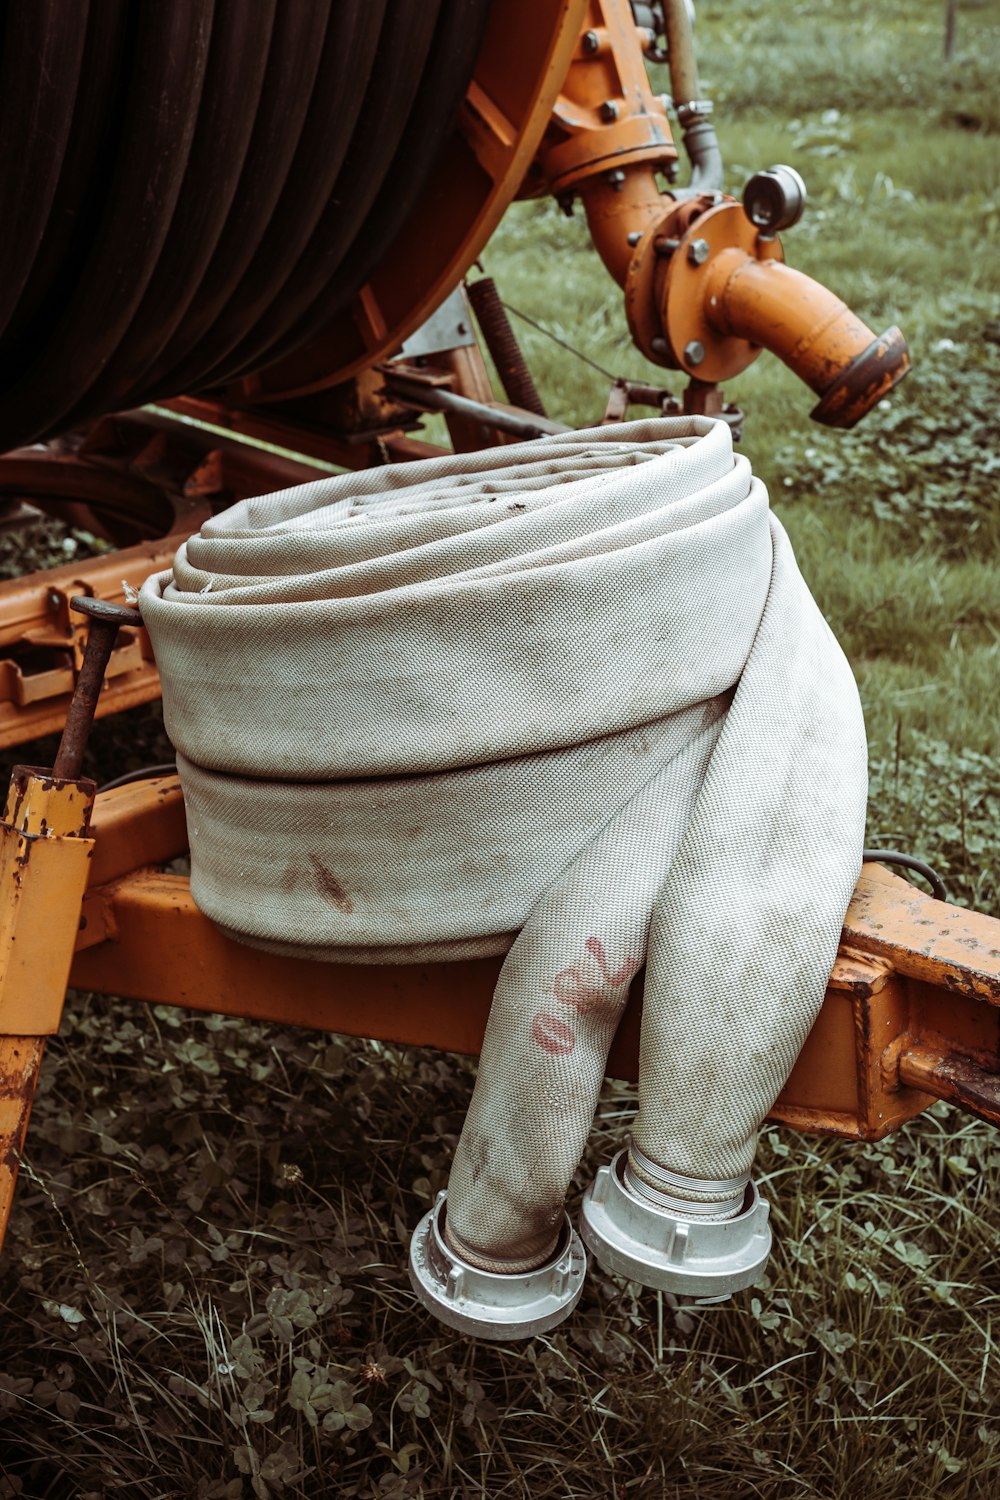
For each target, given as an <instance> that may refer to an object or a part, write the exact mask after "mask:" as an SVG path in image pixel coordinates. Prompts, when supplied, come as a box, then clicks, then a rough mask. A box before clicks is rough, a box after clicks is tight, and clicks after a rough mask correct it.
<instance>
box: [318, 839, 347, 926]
mask: <svg viewBox="0 0 1000 1500" xmlns="http://www.w3.org/2000/svg"><path fill="white" fill-rule="evenodd" d="M309 863H310V864H311V865H312V867H313V873H314V874H315V876H316V884H317V885H318V886H319V888H320V890H321V891H322V892H323V895H324V896H325V897H326V898H327V900H328V901H332V903H333V905H334V906H335V907H336V908H337V910H338V911H342V912H343V913H344V915H345V916H348V917H349V916H350V915H351V913H352V912H353V910H354V902H353V901H352V900H351V898H350V896H349V895H348V894H347V892H346V891H345V890H344V887H343V886H342V885H341V883H340V881H339V880H338V879H337V877H336V875H334V874H333V873H332V872H331V871H330V870H328V869H327V868H326V865H325V864H323V862H322V860H320V859H317V857H316V855H315V854H310V856H309Z"/></svg>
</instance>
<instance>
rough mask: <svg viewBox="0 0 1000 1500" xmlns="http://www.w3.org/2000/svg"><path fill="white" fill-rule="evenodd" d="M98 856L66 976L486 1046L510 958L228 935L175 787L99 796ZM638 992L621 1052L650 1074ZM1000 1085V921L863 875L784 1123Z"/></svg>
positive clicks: (353, 1027)
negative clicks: (359, 949) (275, 949)
mask: <svg viewBox="0 0 1000 1500" xmlns="http://www.w3.org/2000/svg"><path fill="white" fill-rule="evenodd" d="M94 832H95V835H96V838H97V853H96V855H95V860H94V868H93V878H92V881H91V885H90V887H89V889H88V892H87V896H86V898H85V901H84V906H83V923H82V925H81V930H80V932H79V935H78V938H77V952H76V957H75V959H74V962H73V968H72V971H71V975H70V982H71V984H73V985H76V986H78V987H80V988H83V989H89V990H96V991H101V992H104V993H112V994H122V995H126V996H130V997H132V998H134V999H136V1000H144V1001H147V1002H150V1003H156V1004H173V1005H181V1006H186V1007H189V1008H191V1009H192V1010H199V1011H216V1012H221V1013H223V1014H227V1015H243V1016H248V1017H253V1018H255V1019H260V1020H270V1021H276V1022H280V1023H287V1024H291V1025H297V1026H308V1027H315V1028H318V1029H322V1030H330V1031H336V1032H341V1033H345V1034H347V1035H353V1036H368V1037H375V1038H378V1039H380V1040H384V1041H392V1042H401V1043H412V1044H418V1045H426V1046H434V1047H440V1048H444V1049H445V1050H449V1051H456V1052H466V1053H478V1051H479V1050H480V1047H481V1044H482V1038H483V1033H484V1031H485V1027H486V1020H487V1016H488V1014H489V1006H490V1002H491V999H492V995H493V989H494V985H495V983H496V978H497V974H498V971H499V967H500V963H501V960H500V959H499V958H490V959H480V960H475V961H470V962H457V963H438V964H420V965H381V966H370V967H369V966H366V965H351V964H325V963H322V964H321V963H315V962H313V961H311V960H308V959H294V958H281V957H278V956H276V955H273V954H269V953H265V952H261V951H258V950H257V949H254V948H251V947H248V946H244V945H243V944H240V943H236V942H234V941H233V940H232V939H230V938H228V937H225V936H224V935H223V934H222V933H221V932H220V931H219V930H218V929H217V928H216V927H215V926H214V925H213V923H211V922H210V921H209V920H208V918H207V917H205V916H203V915H202V914H201V913H200V912H199V911H198V909H197V908H196V907H195V905H194V902H193V900H192V898H191V891H190V885H189V882H188V880H187V878H186V877H185V876H184V875H178V874H174V873H170V872H168V871H164V870H162V869H156V868H153V866H154V865H157V864H159V865H163V864H166V863H168V862H170V861H171V860H172V859H174V858H175V857H176V856H179V855H182V854H183V853H184V852H185V849H186V834H185V828H184V817H183V800H182V797H181V792H180V787H179V783H178V782H177V780H176V778H174V777H164V778H159V779H157V780H153V781H147V782H138V783H133V784H132V785H131V786H126V787H122V788H119V789H117V790H115V791H112V792H109V793H107V794H105V795H104V796H101V797H99V798H98V801H97V807H96V810H95V815H94ZM641 1010H642V997H641V987H640V984H639V983H638V982H637V984H636V986H635V987H634V993H633V996H632V999H631V1001H630V1004H629V1008H628V1010H627V1012H626V1014H625V1017H624V1019H623V1022H622V1025H621V1027H620V1028H619V1032H618V1035H617V1037H616V1039H615V1043H614V1046H613V1048H612V1051H611V1056H610V1059H609V1072H610V1073H611V1074H612V1075H615V1076H618V1077H625V1078H635V1077H636V1076H637V1073H638V1039H639V1024H640V1019H641ZM998 1074H1000V922H997V921H995V920H994V919H992V918H990V917H986V916H983V915H982V914H980V913H976V912H967V911H962V910H960V909H959V908H957V907H952V906H948V905H946V904H945V903H943V902H938V901H933V900H931V898H930V897H926V896H923V895H921V894H920V893H919V892H918V891H916V890H915V889H914V888H913V887H912V886H909V885H908V884H907V883H906V882H905V881H901V880H898V879H896V878H895V877H894V876H892V875H889V874H888V873H887V872H886V871H885V870H882V869H881V868H880V867H878V866H866V867H865V870H864V872H863V874H862V876H861V879H860V880H859V882H858V886H857V890H856V892H855V896H854V899H853V901H852V903H851V907H850V910H849V911H848V914H847V920H846V923H845V928H844V936H843V941H842V944H841V948H840V952H839V954H838V957H837V961H836V963H835V965H834V968H833V972H832V974H831V976H830V982H829V986H828V989H827V994H826V998H825V1001H824V1005H823V1008H822V1011H821V1013H820V1015H819V1018H818V1019H817V1021H816V1024H815V1026H814V1027H813V1029H812V1031H811V1033H810V1035H809V1037H808V1038H807V1040H806V1043H805V1046H804V1047H803V1049H802V1052H801V1053H800V1055H799V1058H798V1061H797V1062H796V1064H795V1067H794V1069H793V1070H792V1073H791V1076H790V1077H789V1079H788V1082H787V1083H786V1085H785V1088H784V1089H783V1090H782V1093H781V1095H780V1097H779V1098H778V1100H777V1102H776V1104H775V1106H774V1109H773V1111H772V1118H773V1119H775V1120H778V1121H782V1122H784V1123H786V1124H789V1125H793V1126H796V1127H797V1128H800V1129H807V1130H818V1131H823V1132H826V1133H831V1134H835V1135H842V1136H847V1137H851V1138H854V1139H859V1140H877V1139H879V1138H880V1137H881V1136H883V1135H886V1134H887V1133H888V1132H890V1131H891V1130H894V1129H895V1128H897V1127H898V1126H899V1125H900V1124H902V1123H903V1122H904V1121H905V1120H907V1119H909V1118H910V1117H911V1116H913V1115H914V1114H917V1113H919V1112H920V1110H922V1109H924V1108H925V1107H926V1106H927V1104H928V1103H930V1102H931V1099H932V1098H934V1097H938V1098H951V1099H954V1100H956V1101H957V1102H959V1103H961V1104H962V1105H963V1106H964V1107H965V1108H967V1109H971V1110H972V1111H973V1112H974V1113H977V1114H980V1115H982V1116H983V1117H985V1118H994V1114H993V1109H994V1104H993V1103H991V1100H993V1094H992V1093H991V1088H992V1087H993V1085H992V1084H991V1080H992V1079H994V1078H995V1077H996V1076H997V1075H998Z"/></svg>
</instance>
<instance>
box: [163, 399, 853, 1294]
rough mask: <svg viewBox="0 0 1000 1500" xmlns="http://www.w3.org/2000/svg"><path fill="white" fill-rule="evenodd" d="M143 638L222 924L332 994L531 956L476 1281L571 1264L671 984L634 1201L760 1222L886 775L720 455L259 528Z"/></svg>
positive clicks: (504, 1031) (211, 563) (530, 477)
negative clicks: (792, 1085)
mask: <svg viewBox="0 0 1000 1500" xmlns="http://www.w3.org/2000/svg"><path fill="white" fill-rule="evenodd" d="M141 607H142V611H143V616H144V619H145V622H146V624H147V626H148V628H149V631H150V634H151V637H152V640H153V644H154V648H155V651H156V657H157V661H158V663H159V668H160V673H161V677H162V682H163V702H164V712H165V718H166V724H167V728H168V731H169V733H170V736H171V738H172V740H173V741H174V744H175V745H176V746H177V749H178V751H179V754H178V766H179V769H180V774H181V780H182V783H183V787H184V793H185V799H186V803H187V813H188V823H189V831H190V836H191V854H192V876H191V884H192V891H193V894H194V897H195V900H196V901H197V902H198V904H199V906H200V907H201V908H202V910H203V911H205V912H206V913H207V914H208V915H209V916H210V917H212V918H213V919H214V920H215V921H216V922H218V923H220V924H221V925H222V926H223V927H224V928H225V929H226V930H227V931H228V932H230V933H231V934H233V935H234V936H236V937H239V938H241V939H243V940H244V941H246V942H249V943H253V944H257V945H259V946H262V947H267V948H271V949H277V950H278V951H280V952H286V953H296V954H300V955H305V956H308V957H314V958H317V959H324V958H339V959H341V960H347V961H355V962H358V963H365V962H406V961H411V960H416V959H426V958H431V957H433V958H442V957H456V958H457V957H466V956H470V955H474V954H486V953H498V952H503V951H504V950H506V949H509V952H508V953H507V957H506V960H505V962H504V965H503V968H502V971H501V974H500V979H499V982H498V985H497V990H496V995H495V998H494V1002H493V1008H492V1012H491V1016H490V1022H489V1028H488V1032H487V1036H486V1041H485V1046H484V1049H483V1054H482V1061H481V1064H480V1069H479V1077H478V1082H477V1085H476V1090H475V1095H474V1098H473V1101H472V1105H471V1108H470V1111H469V1115H468V1118H467V1120H466V1124H465V1128H464V1130H463V1133H462V1137H461V1141H460V1143H459V1147H458V1152H457V1155H456V1159H455V1163H454V1167H453V1170H452V1175H451V1182H450V1185H449V1196H448V1216H447V1234H448V1237H449V1239H450V1240H451V1241H452V1245H453V1248H455V1249H457V1250H458V1251H459V1253H461V1254H462V1255H463V1256H464V1257H466V1258H468V1259H469V1260H471V1261H472V1262H473V1263H474V1264H476V1265H479V1266H481V1267H484V1268H486V1269H494V1270H511V1271H513V1270H521V1269H525V1268H528V1267H530V1266H532V1265H535V1264H538V1263H540V1262H541V1261H542V1260H544V1259H545V1257H546V1256H547V1255H548V1254H549V1253H550V1252H551V1250H552V1248H553V1245H554V1242H555V1238H556V1235H557V1232H558V1227H559V1224H560V1222H561V1217H562V1213H563V1199H564V1195H565V1192H566V1189H567V1186H568V1183H569V1179H570V1177H571V1175H572V1173H573V1171H574V1168H575V1166H576V1164H577V1162H578V1160H579V1157H580V1154H581V1151H582V1149H583V1146H584V1143H585V1140H586V1136H587V1132H588V1130H589V1127H590V1123H591V1120H592V1117H593V1111H594V1106H595V1102H596V1098H597V1093H598V1089H599V1086H600V1082H601V1079H602V1077H603V1073H604V1068H605V1062H606V1058H607V1052H608V1047H609V1045H610V1042H611V1039H612V1036H613V1034H614V1031H615V1027H616V1025H617V1023H618V1020H619V1018H620V1016H621V1013H622V1010H623V1007H624V1004H625V1000H626V997H627V993H628V988H629V983H630V981H631V980H632V979H633V977H634V976H635V975H636V973H637V972H638V970H639V969H640V967H641V966H643V965H645V967H646V979H645V1002H644V1015H643V1022H642V1046H641V1077H640V1086H639V1112H638V1116H637V1118H636V1121H635V1127H634V1131H633V1142H634V1148H635V1149H634V1151H633V1154H632V1158H631V1160H630V1163H629V1173H630V1178H631V1179H632V1180H633V1182H635V1183H637V1184H638V1185H639V1190H640V1191H641V1185H642V1184H643V1183H646V1184H648V1185H649V1186H650V1187H651V1188H652V1189H653V1190H654V1191H658V1192H660V1193H662V1192H663V1191H664V1190H665V1187H666V1190H667V1191H668V1192H670V1193H673V1194H675V1195H676V1194H678V1193H679V1194H680V1198H681V1200H682V1201H687V1202H689V1203H690V1205H691V1207H692V1211H694V1212H702V1213H705V1212H712V1210H713V1208H718V1209H719V1210H720V1211H727V1212H728V1211H731V1208H730V1206H729V1205H730V1204H731V1201H732V1199H733V1193H734V1187H733V1183H734V1181H735V1182H736V1183H737V1186H738V1184H739V1183H740V1182H741V1181H743V1180H745V1178H746V1177H747V1175H748V1173H749V1169H750V1165H751V1162H752V1157H753V1152H754V1145H755V1140H756V1133H757V1130H758V1128H759V1125H760V1122H761V1120H762V1119H763V1117H764V1116H765V1114H766V1113H767V1111H768V1109H769V1108H770V1106H771V1104H772V1103H773V1101H774V1099H775V1097H776V1095H777V1094H778V1092H779V1090H780V1088H781V1086H782V1084H783V1082H784V1080H785V1078H786V1076H787V1074H788V1072H789V1071H790V1069H791V1066H792V1063H793V1061H794V1059H795V1056H796V1054H797V1052H798V1050H799V1048H800V1047H801V1045H802V1042H803V1041H804V1039H805V1037H806V1035H807V1033H808V1031H809V1029H810V1027H811V1025H812V1022H813V1020H814V1018H815V1016H816V1013H817V1011H818V1009H819V1006H820V1004H821V1002H822V997H823V993H824V989H825V984H826V980H827V977H828V975H829V972H830V968H831V965H832V962H833V958H834V955H835V952H836V948H837V942H838V938H839V935H840V930H841V926H842V921H843V916H844V912H845V910H846V908H847V904H848V901H849V899H850V895H851V892H852V890H853V887H854V883H855V880H856V877H857V874H858V871H859V868H860V862H861V848H862V838H863V831H864V815H865V794H866V746H865V736H864V726H863V721H862V716H861V710H860V705H859V702H858V695H857V691H856V688H855V685H854V681H853V678H852V676H851V673H850V669H849V667H848V665H847V663H846V661H845V660H844V657H843V655H842V653H841V651H840V649H839V647H838V646H837V643H836V641H835V640H834V638H833V636H832V634H831V632H830V630H829V628H828V627H827V625H826V623H825V622H824V620H823V618H822V616H821V615H820V613H819V611H818V610H817V608H816V606H815V604H814V602H813V600H812V598H811V596H810V594H809V592H808V590H807V588H806V586H805V584H804V583H803V581H802V578H801V576H800V574H799V572H798V570H797V568H796V565H795V562H794V559H793V556H792V553H791V549H790V546H789V543H788V540H787V537H786V535H785V532H784V530H783V529H782V527H781V525H780V524H779V522H778V521H777V520H776V519H775V518H774V517H773V516H772V515H770V513H769V510H768V501H767V492H766V490H765V488H764V486H763V484H761V483H760V481H759V480H757V479H755V478H754V477H753V476H752V475H751V471H750V465H749V463H748V461H747V460H746V458H744V457H742V456H739V455H736V456H734V454H733V451H732V445H731V440H730V435H729V431H728V429H727V427H726V426H725V425H724V424H722V423H716V422H712V421H711V420H708V419H705V418H697V417H696V418H677V419H670V420H657V421H645V422H636V423H632V424H628V425H626V426H621V427H617V426H616V427H614V428H597V429H594V430H591V431H584V432H578V433H573V434H568V435H565V436H562V435H560V436H558V437H551V438H544V439H541V440H539V441H537V442H531V443H524V444H520V445H518V446H510V447H504V448H499V449H490V450H486V451H484V452H479V453H471V454H461V455H455V456H449V457H447V458H442V459H435V460H433V461H432V462H427V463H421V464H407V465H401V466H398V467H390V468H380V469H377V470H369V471H366V472H363V473H360V474H347V475H343V476H338V477H335V478H332V479H322V480H317V481H315V482H313V483H310V484H307V485H303V486H301V487H299V488H297V489H293V490H287V491H284V492H283V493H281V494H276V495H269V496H264V497H262V498H260V499H253V500H246V501H242V502H240V503H239V504H238V505H235V506H233V507H232V508H231V509H230V510H228V511H226V512H224V513H223V514H222V515H219V516H217V517H215V518H214V519H213V520H211V521H209V522H207V523H206V524H205V526H204V527H203V529H202V531H201V532H200V534H199V535H197V536H195V537H192V538H191V539H190V540H189V541H188V542H186V543H185V544H184V546H182V547H181V549H180V551H179V552H178V554H177V557H176V559H175V563H174V568H173V571H172V573H167V574H161V575H159V576H158V577H154V578H151V579H149V580H148V581H147V582H146V584H145V585H144V587H143V590H142V596H141ZM678 1180H679V1182H680V1188H678V1187H677V1181H678Z"/></svg>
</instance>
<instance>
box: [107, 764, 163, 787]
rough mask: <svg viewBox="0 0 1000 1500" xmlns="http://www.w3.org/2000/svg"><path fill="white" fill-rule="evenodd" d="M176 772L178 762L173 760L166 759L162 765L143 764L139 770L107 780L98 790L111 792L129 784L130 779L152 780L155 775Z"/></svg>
mask: <svg viewBox="0 0 1000 1500" xmlns="http://www.w3.org/2000/svg"><path fill="white" fill-rule="evenodd" d="M176 774H177V765H176V763H175V762H174V761H172V760H171V761H166V762H165V763H164V764H163V765H162V766H143V767H142V769H141V770H139V771H126V772H125V773H124V774H123V775H121V776H116V777H115V778H114V780H113V781H106V782H105V783H104V785H103V786H99V787H98V788H97V790H98V792H110V791H113V790H114V788H115V787H116V786H128V784H129V782H130V781H151V780H152V778H153V777H154V776H176Z"/></svg>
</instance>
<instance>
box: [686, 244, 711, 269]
mask: <svg viewBox="0 0 1000 1500" xmlns="http://www.w3.org/2000/svg"><path fill="white" fill-rule="evenodd" d="M710 254H711V251H710V250H709V248H708V240H692V241H691V243H690V245H688V260H689V261H690V262H691V264H692V265H693V266H703V265H704V264H705V262H706V260H708V257H709V255H710Z"/></svg>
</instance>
